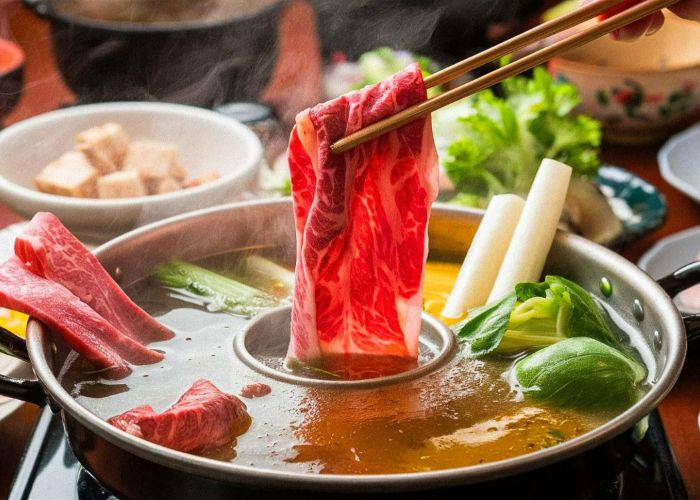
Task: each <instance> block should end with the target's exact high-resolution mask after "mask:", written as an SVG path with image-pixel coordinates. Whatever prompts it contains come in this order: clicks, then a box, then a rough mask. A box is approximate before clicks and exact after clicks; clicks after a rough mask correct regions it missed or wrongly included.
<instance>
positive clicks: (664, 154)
mask: <svg viewBox="0 0 700 500" xmlns="http://www.w3.org/2000/svg"><path fill="white" fill-rule="evenodd" d="M658 159H659V169H660V171H661V176H662V177H663V178H664V179H665V180H666V182H668V183H669V184H671V185H672V186H673V187H675V188H676V189H678V190H679V191H681V192H683V193H685V194H686V195H688V196H690V197H691V198H693V199H694V200H695V201H697V202H700V123H699V124H697V125H694V126H692V127H690V128H689V129H687V130H685V131H683V132H681V133H680V134H676V135H674V136H673V137H671V138H670V139H669V140H668V141H667V142H666V144H664V146H663V147H662V148H661V149H660V150H659V156H658Z"/></svg>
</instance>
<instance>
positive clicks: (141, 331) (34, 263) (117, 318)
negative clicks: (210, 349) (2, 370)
mask: <svg viewBox="0 0 700 500" xmlns="http://www.w3.org/2000/svg"><path fill="white" fill-rule="evenodd" d="M15 255H17V257H19V258H20V259H21V260H22V261H23V262H24V263H25V264H26V265H27V266H28V267H29V269H31V270H32V272H34V273H35V274H37V275H39V276H41V277H44V278H46V279H49V280H51V281H55V282H56V283H60V284H61V285H63V286H64V287H66V288H67V289H68V290H70V291H71V292H72V293H73V294H75V295H76V296H77V297H78V298H79V299H80V300H82V301H83V302H85V303H86V304H87V305H89V306H90V307H91V308H92V309H94V310H95V312H97V313H98V314H99V315H100V316H102V317H103V318H104V319H105V320H107V321H108V322H109V323H110V324H111V325H112V326H114V327H115V328H116V329H118V330H120V331H121V332H123V333H124V334H125V335H128V336H129V337H131V338H132V339H135V340H138V341H139V342H145V343H148V342H154V341H158V340H166V339H169V338H171V337H172V336H173V334H172V333H171V332H170V331H169V330H168V329H167V328H165V327H164V326H163V325H161V324H160V323H158V321H156V320H155V319H153V318H152V317H151V316H149V315H148V314H147V313H146V312H145V311H144V310H143V309H141V308H140V307H139V306H137V305H136V304H134V302H132V300H131V299H130V298H129V297H128V296H127V295H126V293H124V291H123V290H122V289H121V288H120V287H119V285H117V283H116V282H115V281H114V280H113V279H112V277H111V276H110V275H109V273H107V271H105V269H104V268H103V267H102V265H101V264H100V262H99V261H98V260H97V257H95V256H94V255H93V254H92V253H91V252H90V251H89V250H88V249H87V248H85V246H84V245H83V244H82V243H80V241H78V239H77V238H76V237H75V236H73V234H72V233H71V232H70V231H68V229H66V228H65V227H64V226H63V224H61V221H60V220H58V217H56V216H55V215H53V214H51V213H47V212H39V213H37V214H36V215H35V216H34V218H33V219H32V220H31V222H30V224H29V227H28V228H27V229H26V230H25V231H24V232H23V233H22V234H21V235H20V236H18V237H17V239H16V240H15Z"/></svg>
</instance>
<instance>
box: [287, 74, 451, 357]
mask: <svg viewBox="0 0 700 500" xmlns="http://www.w3.org/2000/svg"><path fill="white" fill-rule="evenodd" d="M426 98H427V96H426V91H425V86H424V83H423V78H422V75H421V71H420V68H419V67H418V65H415V64H414V65H412V66H410V67H408V68H407V69H406V70H404V71H401V72H399V73H397V74H396V75H394V76H392V77H390V78H389V79H387V80H386V81H383V82H381V83H379V84H377V85H373V86H370V87H366V88H365V89H363V90H360V91H358V92H353V93H350V94H348V95H345V96H342V97H340V98H338V99H335V100H333V101H329V102H327V103H324V104H320V105H318V106H316V107H314V108H311V109H309V110H307V111H305V112H303V113H301V114H300V115H299V116H298V117H297V124H296V126H295V128H294V130H293V132H292V137H291V139H290V144H289V167H290V171H291V178H292V194H293V199H294V215H295V221H296V234H297V263H296V284H295V294H294V302H293V310H292V326H291V328H292V331H291V342H290V345H289V351H288V354H287V360H288V362H290V361H292V360H297V361H301V362H303V363H311V364H319V361H321V363H320V364H324V363H322V361H323V360H324V359H329V358H332V357H334V356H335V357H337V356H341V357H342V356H345V357H347V356H348V355H361V356H364V355H369V356H389V357H398V358H404V359H412V360H415V359H416V357H417V354H418V336H419V332H420V321H421V319H420V315H421V307H422V280H423V269H424V266H425V260H426V257H427V251H428V245H427V225H428V218H429V215H430V206H431V204H432V202H433V201H434V200H435V197H436V195H437V189H438V187H437V183H438V168H437V166H438V164H437V153H436V151H435V145H434V142H433V137H432V131H431V123H430V118H429V117H426V118H421V119H418V120H416V121H414V122H411V123H409V124H407V125H404V126H403V127H401V128H399V129H397V130H394V131H391V132H389V133H387V134H384V135H382V136H381V137H378V138H376V139H373V140H371V141H368V142H366V143H364V144H362V145H360V146H358V147H356V148H353V149H352V150H350V151H348V152H346V153H343V154H340V155H335V154H333V153H332V152H331V150H330V146H331V144H332V143H333V142H335V141H336V140H337V139H340V138H342V137H344V136H346V135H348V134H350V133H352V132H354V131H356V130H358V129H360V128H363V127H364V126H366V125H368V124H371V123H374V122H376V121H378V120H380V119H382V118H385V117H388V116H390V115H393V114H395V113H397V112H398V111H401V110H402V109H405V108H407V107H409V106H411V105H414V104H417V103H420V102H422V101H424V100H425V99H426Z"/></svg>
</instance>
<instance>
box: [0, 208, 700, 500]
mask: <svg viewBox="0 0 700 500" xmlns="http://www.w3.org/2000/svg"><path fill="white" fill-rule="evenodd" d="M479 220H480V214H478V213H476V212H473V211H468V210H464V209H460V208H454V207H451V206H445V205H436V206H435V208H434V209H433V212H432V217H431V221H430V248H431V252H432V253H433V254H435V255H437V256H440V257H448V258H449V257H452V258H455V259H460V258H462V257H463V255H464V252H465V250H466V248H467V246H468V243H469V241H470V240H471V238H472V236H473V234H474V232H475V230H476V227H477V225H478V224H479ZM293 227H294V226H293V219H292V205H291V202H290V201H289V200H288V199H287V200H276V201H256V202H248V203H241V204H235V205H228V206H224V207H218V208H214V209H208V210H203V211H199V212H193V213H190V214H185V215H182V216H178V217H175V218H171V219H168V220H165V221H162V222H158V223H155V224H152V225H149V226H146V227H143V228H140V229H137V230H135V231H132V232H130V233H128V234H126V235H124V236H122V237H120V238H117V239H115V240H113V241H111V242H109V243H107V244H105V245H103V246H101V247H100V248H98V249H97V250H96V255H97V256H98V258H99V259H100V261H101V262H102V263H103V264H104V266H105V267H106V268H107V270H108V271H110V272H111V273H112V274H113V275H114V276H116V277H117V279H118V280H119V281H120V282H121V284H123V285H127V284H129V283H132V282H134V281H136V280H138V279H140V278H142V277H144V276H147V275H148V274H149V273H150V271H151V269H152V268H153V266H154V265H155V264H158V263H162V262H163V261H165V260H168V259H170V258H174V257H177V258H181V259H185V260H189V259H200V258H203V257H205V256H210V255H213V254H219V253H223V252H226V251H228V250H231V249H234V248H237V247H241V246H243V245H258V244H264V245H276V246H279V247H281V248H284V249H288V251H289V252H293V251H294V250H293V249H294V233H293ZM546 271H547V272H550V273H557V274H562V275H564V276H567V277H569V278H572V279H574V280H575V281H577V282H579V283H581V284H582V285H583V286H585V287H586V288H587V289H588V290H591V291H592V292H593V293H596V294H597V295H598V296H599V297H600V298H601V300H603V301H607V302H609V303H610V304H611V305H613V306H614V308H615V309H616V310H617V311H618V312H619V313H620V314H621V316H622V317H623V319H625V320H626V321H628V322H629V323H630V324H632V325H635V326H636V327H637V328H639V329H640V330H641V331H642V332H643V335H644V339H645V340H646V342H647V343H648V345H649V346H650V348H651V349H652V351H653V353H654V356H655V358H656V364H657V370H656V373H655V377H654V378H655V383H654V385H653V387H652V388H651V390H650V391H649V392H648V393H647V394H646V395H644V397H643V398H642V399H641V400H640V401H639V402H637V403H636V404H635V405H634V406H633V407H631V408H630V409H628V410H627V411H625V412H624V413H622V414H620V415H619V416H617V417H616V418H614V419H613V420H611V421H609V422H608V423H606V424H605V425H603V426H601V427H599V428H597V429H595V430H594V431H592V432H589V433H587V434H585V435H582V436H580V437H578V438H575V439H572V440H570V441H567V442H565V443H562V444H559V445H556V446H553V447H551V448H547V449H543V450H541V451H537V452H535V453H531V454H528V455H524V456H520V457H516V458H511V459H507V460H502V461H498V462H491V463H485V464H483V465H478V466H472V467H465V468H459V469H452V470H442V471H437V472H425V473H414V474H394V475H367V476H350V475H311V474H297V473H290V472H283V471H278V470H263V469H255V468H251V467H246V466H244V465H238V464H234V463H229V462H220V461H215V460H211V459H206V458H202V457H199V456H195V455H189V454H185V453H180V452H177V451H173V450H170V449H166V448H162V447H160V446H157V445H154V444H151V443H149V442H146V441H143V440H141V439H137V438H135V437H133V436H130V435H128V434H126V433H124V432H121V431H119V430H117V429H115V428H114V427H112V426H110V425H109V424H107V423H106V422H105V421H103V420H101V419H99V418H97V417H95V416H94V415H92V414H91V413H90V412H89V411H88V410H86V409H85V408H83V407H82V406H80V405H79V404H78V403H77V402H76V401H75V400H74V399H73V398H71V396H70V395H69V394H68V392H66V390H65V389H64V388H63V387H62V386H61V384H60V383H59V381H58V379H57V375H58V374H59V373H60V371H61V368H62V366H63V364H64V361H65V359H66V356H67V354H68V350H67V348H66V346H65V345H63V344H62V343H61V342H60V341H56V340H55V339H54V338H53V337H52V336H51V335H50V334H49V333H48V332H47V331H46V330H45V329H44V328H43V327H42V325H41V324H39V323H38V322H36V321H31V322H30V324H29V327H28V335H27V342H26V351H24V346H23V345H22V344H21V342H19V343H18V342H17V341H15V342H14V343H13V345H12V346H11V347H12V349H13V350H14V352H15V353H17V354H19V355H22V354H23V353H26V354H28V357H29V359H30V360H31V363H32V365H33V367H34V371H35V372H36V375H37V378H38V381H37V382H34V381H27V380H13V379H8V378H6V377H3V378H2V379H1V380H0V392H1V393H3V394H6V395H10V396H12V397H16V398H20V399H24V400H27V401H30V402H33V403H36V404H43V403H44V401H48V403H49V404H50V405H51V407H52V409H53V410H54V411H56V412H58V413H60V415H61V417H62V419H63V424H64V427H65V431H66V434H67V436H68V439H69V442H70V445H71V447H72V449H73V451H74V452H75V455H76V456H77V457H78V459H79V460H80V461H81V462H82V464H83V465H84V466H85V467H86V468H87V469H88V470H89V471H91V472H92V473H93V474H94V475H95V476H96V477H97V478H98V479H99V480H100V481H101V482H102V483H103V484H104V485H105V486H106V487H107V488H109V489H110V490H112V491H113V492H115V493H116V494H118V495H119V496H120V497H124V498H181V497H183V498H184V497H189V498H211V497H220V496H223V497H230V496H235V497H236V498H264V497H269V495H270V494H272V493H274V494H276V495H278V496H281V497H285V498H293V497H298V498H301V497H304V498H308V496H309V494H310V493H311V492H313V493H314V495H315V496H318V497H324V496H328V497H333V498H338V497H342V496H345V495H349V496H353V495H358V494H367V493H370V492H371V493H373V494H375V495H376V494H383V495H386V496H400V497H402V498H405V497H411V496H415V497H416V498H425V495H426V490H432V491H433V492H435V491H436V490H441V491H457V490H459V491H460V492H461V491H462V490H465V489H466V491H467V492H468V494H480V493H481V494H484V493H488V494H489V495H493V494H501V493H505V492H516V493H518V494H519V497H521V498H522V497H523V496H525V497H530V496H535V495H547V496H550V495H557V496H565V494H566V493H565V492H563V491H561V490H557V491H552V490H551V488H553V486H551V485H552V483H553V481H551V478H553V477H556V478H557V481H556V482H555V483H556V484H557V485H561V484H562V480H561V479H562V478H565V479H566V481H564V482H565V483H566V484H568V485H570V487H571V488H572V491H576V492H579V493H580V492H581V491H585V490H586V489H587V488H591V487H594V486H595V485H596V484H597V483H596V481H600V480H601V478H608V477H610V475H611V474H614V473H616V472H617V471H618V470H619V469H620V468H621V466H622V465H624V464H625V463H626V460H627V459H629V457H630V456H631V454H632V450H633V446H634V439H635V435H636V434H635V432H634V428H635V425H636V424H637V423H638V422H640V420H642V419H643V418H644V417H645V416H646V415H647V414H649V413H650V412H651V411H652V410H653V409H654V408H655V407H656V406H657V405H658V404H659V402H660V401H661V400H662V399H663V397H664V396H665V395H666V394H667V393H668V392H669V390H670V389H671V387H672V386H673V384H674V382H675V381H676V378H677V377H678V374H679V373H680V370H681V367H682V364H683V360H684V357H685V352H686V344H687V337H688V336H697V334H698V331H700V322H699V321H698V319H697V318H696V317H688V318H683V317H682V316H681V314H680V313H679V312H678V310H677V309H676V307H675V306H674V304H673V302H672V301H671V298H670V297H669V294H675V293H677V292H679V291H680V290H682V289H683V288H686V287H688V286H690V285H692V284H695V283H696V282H700V265H694V264H691V265H689V266H687V267H686V268H684V269H682V270H680V271H678V272H676V273H674V274H673V275H671V276H669V277H666V278H664V279H663V280H661V282H660V283H656V282H655V281H653V280H652V279H651V278H650V277H649V276H647V275H646V274H645V273H644V272H642V271H641V270H640V269H639V268H637V267H636V266H635V265H634V264H632V263H630V262H629V261H627V260H625V259H624V258H622V257H620V256H619V255H617V254H615V253H613V252H611V251H610V250H607V249H605V248H603V247H601V246H598V245H596V244H594V243H591V242H590V241H587V240H585V239H583V238H580V237H578V236H575V235H571V234H565V233H559V234H558V235H557V238H556V241H555V244H554V246H553V248H552V251H551V253H550V255H549V260H548V264H547V269H546ZM603 277H605V278H608V279H609V280H610V282H611V283H612V289H613V293H612V295H611V296H610V297H605V296H604V295H603V294H601V293H600V292H599V286H600V280H601V278H603ZM684 323H685V324H684ZM138 403H141V402H140V401H135V402H134V404H138ZM254 418H264V416H262V415H260V416H259V415H255V416H254ZM504 478H507V480H504ZM559 487H560V486H557V488H559ZM548 488H549V489H548Z"/></svg>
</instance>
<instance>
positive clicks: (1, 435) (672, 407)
mask: <svg viewBox="0 0 700 500" xmlns="http://www.w3.org/2000/svg"><path fill="white" fill-rule="evenodd" d="M3 19H9V27H10V30H11V33H12V37H13V38H14V39H15V40H16V41H17V42H18V43H19V44H20V45H21V46H22V47H23V48H24V50H25V53H26V54H27V61H26V65H25V87H24V92H23V94H22V97H21V99H20V102H19V104H18V106H17V107H16V108H15V109H14V110H13V112H12V113H11V114H10V115H9V116H8V118H7V119H6V124H11V123H14V122H16V121H19V120H22V119H25V118H28V117H30V116H34V115H36V114H38V113H42V112H46V111H50V110H53V109H56V108H58V107H59V106H61V105H63V104H68V103H71V102H72V101H73V96H72V94H71V93H70V91H69V90H68V89H67V88H66V87H65V85H64V84H63V82H62V80H61V77H60V76H59V74H58V73H57V70H56V67H55V65H54V61H53V55H52V52H51V44H50V39H49V31H48V26H47V24H46V22H44V21H42V20H40V19H38V18H36V17H35V16H34V15H33V14H31V13H29V12H28V11H27V10H26V9H24V8H22V6H21V5H20V2H19V1H17V0H14V1H11V2H4V3H1V4H0V36H3V35H5V33H3V32H2V30H1V29H2V28H3V26H4V24H3V23H2V21H3ZM657 150H658V145H657V146H647V147H640V146H634V147H620V146H605V147H604V148H603V160H604V161H605V162H607V163H610V164H612V165H618V166H620V167H623V168H626V169H628V170H630V171H632V172H634V173H635V174H637V175H639V176H640V177H642V178H644V179H645V180H647V181H649V182H651V183H652V184H654V185H655V186H657V187H658V188H659V189H660V191H661V192H662V193H663V194H664V196H665V197H666V201H667V203H668V217H667V219H666V222H665V223H664V225H663V226H662V227H661V228H660V229H658V230H656V231H654V232H653V233H650V234H648V235H646V236H645V237H644V238H642V239H640V240H638V241H636V242H634V243H633V244H632V245H630V246H629V247H628V248H627V249H625V251H623V252H622V254H623V255H624V256H625V257H626V258H628V259H630V260H631V261H633V262H636V261H637V260H638V259H639V257H640V256H641V255H642V254H643V253H644V252H645V251H646V250H648V249H649V248H650V247H651V246H652V245H653V244H654V243H655V242H656V241H658V240H659V239H661V238H663V237H665V236H668V235H670V234H673V233H676V232H678V231H681V230H683V229H686V228H689V227H692V226H695V225H699V224H700V205H698V204H696V203H695V202H693V201H692V200H691V199H690V198H688V197H686V196H685V195H683V194H682V193H680V192H679V191H677V190H676V189H674V188H673V187H672V186H670V185H669V184H668V183H666V182H665V181H664V180H663V179H661V176H660V174H659V169H658V164H657V161H656V152H657ZM19 220H20V218H19V217H18V216H17V215H16V214H13V213H12V212H10V211H9V210H8V209H7V208H5V207H3V206H1V205H0V227H4V226H6V225H8V224H11V223H13V222H16V221H19ZM699 367H700V350H698V349H694V350H691V352H690V353H689V354H688V357H687V360H686V364H685V368H684V370H683V373H682V375H681V377H680V379H679V380H678V383H677V384H676V385H675V387H674V388H673V390H672V391H671V393H670V394H669V395H668V397H667V398H666V399H665V400H664V401H663V402H662V403H661V405H660V413H661V417H662V420H663V423H664V427H665V429H666V433H667V435H668V438H669V441H670V443H671V447H672V449H673V452H674V454H675V456H676V460H677V461H678V465H679V467H680V470H681V474H682V475H683V480H684V482H685V485H686V488H687V490H688V494H689V496H690V498H700V467H697V461H698V458H699V457H700V429H699V428H698V415H699V414H700V369H698V368H699ZM37 416H38V411H37V409H36V408H34V407H32V406H31V405H28V404H27V405H23V406H22V407H21V408H20V409H19V410H18V411H16V412H15V413H14V414H13V415H11V416H10V417H8V418H7V419H6V420H4V421H3V422H1V423H0V443H2V445H3V451H2V454H3V460H2V466H1V467H0V498H4V497H6V495H7V492H8V491H9V487H10V484H11V481H12V475H13V474H14V470H15V468H16V466H17V464H18V463H19V460H20V458H21V454H22V451H23V449H24V445H25V443H26V441H27V439H28V437H29V436H30V433H31V430H32V426H33V424H34V422H35V421H36V418H37Z"/></svg>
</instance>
